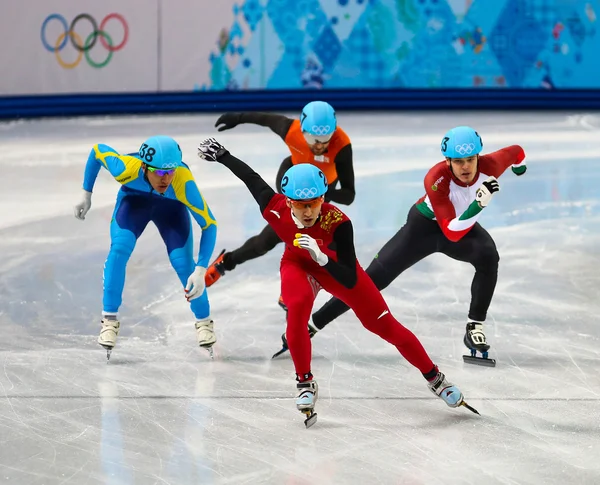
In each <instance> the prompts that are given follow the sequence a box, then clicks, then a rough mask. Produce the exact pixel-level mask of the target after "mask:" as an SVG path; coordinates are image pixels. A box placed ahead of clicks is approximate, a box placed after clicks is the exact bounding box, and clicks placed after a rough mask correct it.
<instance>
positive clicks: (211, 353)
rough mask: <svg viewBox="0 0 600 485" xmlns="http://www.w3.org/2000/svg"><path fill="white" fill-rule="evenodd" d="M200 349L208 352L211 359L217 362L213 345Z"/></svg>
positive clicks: (202, 346)
mask: <svg viewBox="0 0 600 485" xmlns="http://www.w3.org/2000/svg"><path fill="white" fill-rule="evenodd" d="M200 348H201V349H204V350H206V351H207V352H208V355H209V356H210V358H211V359H212V360H215V352H214V350H213V346H212V345H200Z"/></svg>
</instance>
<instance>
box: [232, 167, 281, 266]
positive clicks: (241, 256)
mask: <svg viewBox="0 0 600 485" xmlns="http://www.w3.org/2000/svg"><path fill="white" fill-rule="evenodd" d="M291 166H292V157H287V158H284V159H283V161H282V162H281V165H280V166H279V170H278V171H277V177H276V179H275V185H276V187H277V192H279V193H281V179H282V178H283V174H284V173H285V172H287V170H288V169H289V168H291ZM280 242H281V239H279V236H278V235H277V234H275V231H274V230H273V229H272V228H271V226H269V225H268V224H267V225H266V226H265V228H264V229H263V230H262V231H261V232H260V233H259V234H257V235H256V236H252V237H251V238H250V239H248V240H247V241H246V242H245V243H244V244H242V245H241V246H240V247H239V248H237V249H234V250H233V251H230V252H226V253H225V255H224V256H223V266H224V268H225V270H226V271H231V270H232V269H233V268H235V267H236V266H237V265H238V264H242V263H245V262H246V261H250V260H251V259H256V258H258V257H260V256H264V255H265V254H267V253H268V252H269V251H271V249H273V248H274V247H275V246H277V245H278V244H279V243H280Z"/></svg>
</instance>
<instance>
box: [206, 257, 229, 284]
mask: <svg viewBox="0 0 600 485" xmlns="http://www.w3.org/2000/svg"><path fill="white" fill-rule="evenodd" d="M224 256H225V250H224V249H223V250H222V251H221V252H220V253H219V255H218V256H217V258H216V259H215V260H214V261H213V262H212V263H211V265H210V266H209V267H208V269H207V270H206V274H205V275H204V284H205V285H206V287H207V288H208V287H209V286H212V285H214V284H215V283H216V282H217V281H218V280H219V278H220V277H221V276H223V275H224V274H225V268H224V264H223V258H224Z"/></svg>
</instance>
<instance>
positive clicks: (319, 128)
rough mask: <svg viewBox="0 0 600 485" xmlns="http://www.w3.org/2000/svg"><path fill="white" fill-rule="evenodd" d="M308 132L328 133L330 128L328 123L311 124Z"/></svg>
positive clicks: (314, 133) (316, 133)
mask: <svg viewBox="0 0 600 485" xmlns="http://www.w3.org/2000/svg"><path fill="white" fill-rule="evenodd" d="M308 132H309V133H310V134H311V135H329V133H331V132H332V129H331V126H329V125H312V126H311V127H310V129H309V130H308Z"/></svg>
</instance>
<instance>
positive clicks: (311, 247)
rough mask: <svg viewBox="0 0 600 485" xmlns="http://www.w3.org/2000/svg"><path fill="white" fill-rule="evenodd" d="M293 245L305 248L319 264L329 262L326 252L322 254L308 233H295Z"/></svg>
mask: <svg viewBox="0 0 600 485" xmlns="http://www.w3.org/2000/svg"><path fill="white" fill-rule="evenodd" d="M294 246H296V247H299V248H302V249H306V250H307V251H308V252H309V254H310V257H311V258H313V260H314V261H315V262H316V263H318V264H319V266H325V265H326V264H327V263H328V262H329V258H328V257H327V255H326V254H323V252H322V251H321V249H320V248H319V244H318V243H317V241H316V240H315V239H314V238H312V237H310V236H309V235H308V234H300V233H298V234H296V239H294Z"/></svg>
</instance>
